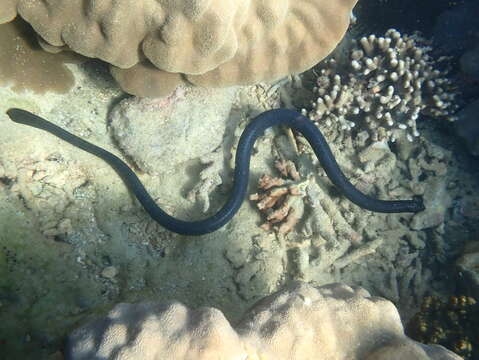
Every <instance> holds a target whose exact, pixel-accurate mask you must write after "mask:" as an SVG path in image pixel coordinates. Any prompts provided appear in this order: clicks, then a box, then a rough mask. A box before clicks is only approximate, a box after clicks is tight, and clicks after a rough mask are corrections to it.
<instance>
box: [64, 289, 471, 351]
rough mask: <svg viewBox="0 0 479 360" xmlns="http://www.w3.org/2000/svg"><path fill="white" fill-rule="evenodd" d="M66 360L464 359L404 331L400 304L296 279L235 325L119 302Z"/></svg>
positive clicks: (88, 328) (71, 347)
mask: <svg viewBox="0 0 479 360" xmlns="http://www.w3.org/2000/svg"><path fill="white" fill-rule="evenodd" d="M66 359H70V360H83V359H88V360H94V359H129V360H134V359H142V360H150V359H151V360H153V359H197V360H201V359H210V360H212V359H218V360H219V359H231V360H233V359H276V360H283V359H284V360H286V359H287V360H295V359H297V360H308V359H311V360H312V359H316V360H321V359H334V360H341V359H344V360H346V359H369V360H373V359H374V360H381V359H384V360H386V359H388V360H391V359H409V360H415V359H441V360H447V359H451V360H452V359H461V358H460V357H459V356H457V355H455V354H454V353H452V352H450V351H448V350H446V349H445V348H443V347H441V346H428V345H422V344H420V343H417V342H415V341H413V340H411V339H409V338H408V337H406V336H405V335H404V332H403V327H402V324H401V321H400V318H399V314H398V312H397V310H396V308H395V307H394V305H393V304H392V303H391V302H389V301H387V300H385V299H381V298H377V297H371V296H370V294H369V293H368V292H367V291H366V290H364V289H362V288H351V287H349V286H347V285H344V284H330V285H326V286H321V287H314V286H311V285H308V284H305V283H299V282H296V283H293V284H291V285H290V286H288V287H287V288H285V289H283V290H281V291H279V292H277V293H275V294H273V295H271V296H268V297H266V298H264V299H263V300H261V301H260V302H259V303H257V304H256V305H255V306H254V307H253V308H252V309H251V310H250V311H249V312H248V313H247V314H246V315H245V316H244V318H243V320H242V321H241V322H240V323H239V324H238V325H237V326H236V327H233V326H232V325H231V324H230V323H229V322H228V320H227V319H226V318H225V316H224V315H223V314H222V313H221V312H220V311H219V310H217V309H213V308H199V309H195V310H192V309H189V308H187V307H186V306H184V305H182V304H180V303H176V302H173V303H170V304H163V305H162V304H156V303H140V304H119V305H117V306H116V307H115V308H114V309H113V310H112V311H110V313H109V314H108V315H107V316H106V317H104V318H101V319H98V320H95V321H93V322H90V323H89V324H87V325H85V326H84V327H82V328H80V329H78V330H75V331H74V332H73V333H72V334H71V336H70V337H69V338H68V341H67V346H66Z"/></svg>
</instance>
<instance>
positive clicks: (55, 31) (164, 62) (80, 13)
mask: <svg viewBox="0 0 479 360" xmlns="http://www.w3.org/2000/svg"><path fill="white" fill-rule="evenodd" d="M356 1H357V0H335V1H331V0H295V1H289V0H282V1H278V0H177V1H168V0H144V1H137V0H122V1H113V0H105V1H94V0H71V1H62V0H48V1H46V0H45V1H29V0H7V1H6V7H5V9H6V10H7V11H6V12H5V14H4V15H3V16H0V22H7V21H10V20H11V19H12V18H13V17H15V16H16V15H17V14H19V15H20V16H21V17H22V18H24V19H25V20H26V21H28V22H29V23H30V24H31V25H32V26H33V28H34V29H35V31H36V32H37V33H38V34H39V36H40V38H41V39H40V40H41V43H43V45H44V48H45V49H48V50H50V51H52V49H53V48H54V47H57V48H67V49H71V50H73V51H75V52H77V53H80V54H82V55H84V56H88V57H92V58H99V59H102V60H104V61H106V62H108V63H110V64H111V65H112V66H113V72H112V73H113V75H114V76H115V78H117V80H118V81H119V83H120V85H121V86H122V87H123V88H124V89H127V91H129V92H132V93H135V94H138V95H145V94H144V93H146V95H152V94H151V93H152V92H153V93H156V94H157V95H164V94H165V93H168V92H170V91H171V89H172V88H173V87H174V86H172V85H171V83H172V82H173V83H174V84H175V85H176V84H178V83H180V82H181V81H184V80H185V79H186V80H187V81H189V82H191V83H193V84H197V85H203V86H229V85H234V84H248V83H254V82H258V81H268V80H274V79H277V78H280V77H282V76H285V75H287V74H291V73H297V72H301V71H304V70H306V69H308V68H310V67H312V66H313V65H314V64H316V63H317V62H318V61H320V60H321V59H322V58H324V57H325V56H326V55H327V54H328V53H329V52H330V51H331V50H332V49H333V48H334V47H335V46H336V44H337V43H338V42H339V41H340V39H341V38H342V36H343V35H344V33H345V31H346V29H347V26H348V24H349V14H350V12H351V10H352V8H353V6H354V5H355V3H356ZM126 69H127V72H126V74H123V71H125V70H126ZM168 73H176V74H182V75H184V76H182V77H179V76H178V77H175V76H171V74H168ZM152 74H154V77H155V78H156V79H162V78H163V77H162V74H164V77H165V82H166V85H165V86H164V87H158V86H152V85H151V84H149V85H148V86H147V88H146V89H145V88H144V87H143V86H142V85H141V82H140V81H138V79H136V80H135V81H134V84H131V83H132V82H133V77H134V76H136V77H137V76H143V77H144V78H145V80H146V79H148V77H150V76H151V75H152ZM159 81H160V80H159Z"/></svg>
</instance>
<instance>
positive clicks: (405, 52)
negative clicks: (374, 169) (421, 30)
mask: <svg viewBox="0 0 479 360" xmlns="http://www.w3.org/2000/svg"><path fill="white" fill-rule="evenodd" d="M430 50H431V48H430V47H429V45H428V43H427V41H426V40H425V39H423V38H421V37H420V36H418V35H412V36H410V35H405V34H401V33H399V32H398V31H397V30H394V29H390V30H388V31H387V32H386V34H385V35H384V36H376V35H369V36H368V37H362V38H361V39H360V40H359V41H358V42H357V41H353V45H352V48H351V49H350V50H349V59H348V60H347V63H346V64H342V61H337V60H336V59H335V58H334V57H332V58H331V59H329V60H327V61H325V62H323V63H321V64H319V65H318V67H317V68H316V69H315V72H316V73H317V79H316V87H315V88H314V89H313V92H314V93H315V97H316V99H315V100H314V101H313V103H312V109H311V110H310V111H307V110H306V109H303V114H305V115H307V116H308V117H309V118H310V119H311V120H313V121H315V122H317V123H318V125H319V126H320V128H321V129H332V130H330V131H337V132H339V133H341V132H344V131H347V132H349V131H354V132H360V131H362V130H366V131H367V133H368V135H369V138H370V139H371V140H372V141H382V140H391V141H394V140H395V139H396V137H397V136H400V134H401V133H403V132H405V134H406V137H407V139H408V140H409V141H412V140H413V139H414V138H415V137H417V136H419V132H418V130H417V127H416V119H417V118H418V116H419V115H420V114H426V115H430V116H432V117H436V118H446V119H448V120H455V118H454V116H453V113H454V112H455V110H456V107H457V106H456V105H455V103H454V99H455V96H456V92H455V90H454V89H453V86H452V82H451V80H450V79H448V78H447V77H446V75H447V71H440V70H438V68H437V63H438V62H439V60H434V59H433V58H432V57H431V56H430V55H429V54H428V53H429V52H430Z"/></svg>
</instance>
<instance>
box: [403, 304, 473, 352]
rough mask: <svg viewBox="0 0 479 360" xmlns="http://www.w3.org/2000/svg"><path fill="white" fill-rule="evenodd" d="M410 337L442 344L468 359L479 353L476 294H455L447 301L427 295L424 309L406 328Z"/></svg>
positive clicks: (428, 342)
mask: <svg viewBox="0 0 479 360" xmlns="http://www.w3.org/2000/svg"><path fill="white" fill-rule="evenodd" d="M406 333H407V334H408V336H410V337H411V338H413V339H414V340H416V341H419V342H422V343H426V344H439V345H442V346H445V347H447V348H448V349H451V350H452V351H454V352H455V353H456V354H458V355H461V356H462V357H463V358H464V359H465V360H469V359H471V360H473V359H477V357H478V356H479V304H478V303H477V301H476V300H475V299H474V298H472V297H467V296H451V297H450V298H449V300H448V301H447V302H443V301H441V300H440V299H439V298H437V297H431V296H429V297H426V298H424V300H423V302H422V305H421V311H420V312H419V313H417V314H416V315H415V316H414V317H413V318H412V319H411V321H410V322H409V323H408V325H407V328H406Z"/></svg>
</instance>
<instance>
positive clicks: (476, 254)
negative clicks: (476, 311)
mask: <svg viewBox="0 0 479 360" xmlns="http://www.w3.org/2000/svg"><path fill="white" fill-rule="evenodd" d="M456 266H457V267H458V269H459V271H460V272H461V273H462V276H461V278H462V282H463V283H464V288H465V289H468V291H470V294H471V295H472V296H474V297H475V298H476V299H479V241H471V242H469V243H467V244H466V246H465V249H464V252H463V254H462V255H461V257H460V258H459V259H458V260H457V261H456Z"/></svg>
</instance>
